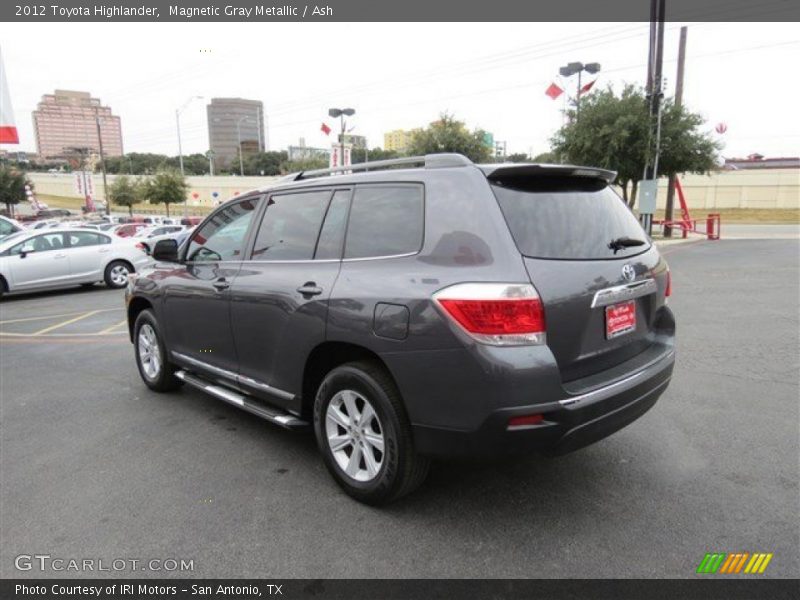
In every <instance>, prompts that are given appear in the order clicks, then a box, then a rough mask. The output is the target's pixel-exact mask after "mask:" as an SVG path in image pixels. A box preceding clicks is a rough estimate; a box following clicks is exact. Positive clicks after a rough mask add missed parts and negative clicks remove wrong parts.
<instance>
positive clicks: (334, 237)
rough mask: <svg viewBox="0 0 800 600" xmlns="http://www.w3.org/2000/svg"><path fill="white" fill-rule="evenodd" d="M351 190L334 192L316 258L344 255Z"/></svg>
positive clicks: (321, 232) (320, 235) (318, 243)
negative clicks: (343, 248)
mask: <svg viewBox="0 0 800 600" xmlns="http://www.w3.org/2000/svg"><path fill="white" fill-rule="evenodd" d="M351 192H352V190H336V191H335V192H334V193H333V200H331V204H330V206H329V207H328V213H327V214H326V215H325V223H324V224H323V225H322V231H320V234H319V241H318V242H317V251H316V253H315V254H314V258H315V259H317V260H323V259H326V258H337V259H338V258H341V257H342V244H343V243H344V232H345V229H346V227H347V210H348V208H349V207H350V194H351Z"/></svg>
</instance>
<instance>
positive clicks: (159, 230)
mask: <svg viewBox="0 0 800 600" xmlns="http://www.w3.org/2000/svg"><path fill="white" fill-rule="evenodd" d="M184 229H186V228H185V227H184V226H183V225H156V226H155V227H146V228H145V229H140V230H139V231H137V232H136V234H135V235H134V236H133V237H134V238H135V239H137V240H139V241H140V242H141V243H142V245H144V249H145V252H147V253H148V254H149V253H150V252H152V251H153V248H155V247H156V244H157V243H158V242H160V241H161V240H174V239H176V238H177V236H178V234H179V233H181V232H182V231H183V230H184Z"/></svg>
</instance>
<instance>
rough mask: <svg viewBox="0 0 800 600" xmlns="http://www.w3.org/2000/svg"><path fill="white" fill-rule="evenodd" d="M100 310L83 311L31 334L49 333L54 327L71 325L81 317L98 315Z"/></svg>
mask: <svg viewBox="0 0 800 600" xmlns="http://www.w3.org/2000/svg"><path fill="white" fill-rule="evenodd" d="M99 312H100V311H99V310H90V311H89V312H87V313H83V314H81V315H79V316H77V317H75V318H74V319H68V320H66V321H62V322H61V323H56V324H55V325H51V326H50V327H45V328H44V329H40V330H39V331H35V332H34V333H32V334H30V335H42V334H45V333H47V332H48V331H53V330H54V329H58V328H59V327H64V326H65V325H69V324H70V323H75V322H76V321H80V320H81V319H85V318H86V317H91V316H92V315H96V314H97V313H99Z"/></svg>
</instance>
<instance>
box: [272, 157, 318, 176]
mask: <svg viewBox="0 0 800 600" xmlns="http://www.w3.org/2000/svg"><path fill="white" fill-rule="evenodd" d="M328 164H329V161H328V158H327V157H325V156H318V157H310V158H305V159H302V160H287V161H286V162H285V163H283V164H282V165H281V173H282V174H286V173H297V172H298V171H313V170H314V169H327V168H328Z"/></svg>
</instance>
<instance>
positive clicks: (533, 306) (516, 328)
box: [433, 283, 546, 346]
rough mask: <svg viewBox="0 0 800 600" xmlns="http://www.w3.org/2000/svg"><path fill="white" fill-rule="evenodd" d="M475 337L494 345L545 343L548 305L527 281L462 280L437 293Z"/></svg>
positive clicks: (437, 298) (447, 310)
mask: <svg viewBox="0 0 800 600" xmlns="http://www.w3.org/2000/svg"><path fill="white" fill-rule="evenodd" d="M433 299H434V300H435V301H436V303H437V304H438V305H439V306H440V307H441V308H442V310H443V311H444V313H445V314H446V315H447V316H448V317H449V318H450V319H452V320H453V321H455V323H456V324H458V326H460V327H461V329H463V330H464V331H465V332H466V333H467V334H469V335H470V336H471V337H472V338H474V339H475V340H477V341H479V342H481V343H484V344H491V345H493V346H527V345H533V344H544V343H545V341H546V339H545V337H546V336H545V331H546V330H545V321H544V308H543V307H542V301H541V299H540V298H539V294H538V293H537V292H536V289H535V288H534V287H533V286H532V285H530V284H527V283H460V284H457V285H453V286H450V287H448V288H445V289H443V290H441V291H439V292H437V293H436V294H434V295H433Z"/></svg>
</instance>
